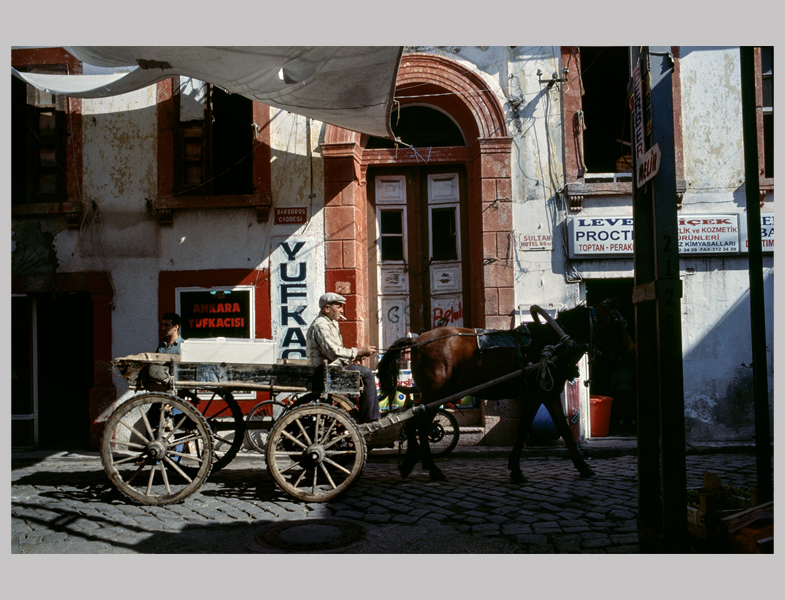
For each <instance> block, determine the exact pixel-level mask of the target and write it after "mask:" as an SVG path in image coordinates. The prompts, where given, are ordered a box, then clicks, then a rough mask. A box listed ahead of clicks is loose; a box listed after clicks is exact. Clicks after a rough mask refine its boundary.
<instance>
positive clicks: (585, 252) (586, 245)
mask: <svg viewBox="0 0 785 600" xmlns="http://www.w3.org/2000/svg"><path fill="white" fill-rule="evenodd" d="M568 227H569V232H570V255H571V256H572V257H580V256H591V255H594V254H632V253H633V245H632V242H633V229H632V217H593V218H584V217H572V218H570V219H569V221H568Z"/></svg>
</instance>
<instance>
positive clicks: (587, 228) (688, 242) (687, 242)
mask: <svg viewBox="0 0 785 600" xmlns="http://www.w3.org/2000/svg"><path fill="white" fill-rule="evenodd" d="M743 216H744V215H742V217H743ZM766 219H768V221H770V222H771V223H772V227H771V234H770V239H771V240H773V238H774V233H773V232H774V228H773V221H774V219H773V216H771V217H769V215H764V218H763V219H761V222H762V224H765V223H766V222H767V221H766ZM632 223H633V221H632V217H629V216H626V217H589V218H587V217H569V219H568V222H567V227H568V231H569V237H570V257H571V258H587V257H590V256H597V255H600V256H618V257H625V256H632V254H633V252H634V231H633V226H632ZM764 230H765V229H764ZM678 231H679V254H738V253H739V252H742V251H745V249H743V248H742V246H741V243H740V239H741V237H740V233H743V232H740V231H739V215H694V216H689V215H684V216H681V217H679V222H678ZM771 249H772V250H773V241H772V242H771Z"/></svg>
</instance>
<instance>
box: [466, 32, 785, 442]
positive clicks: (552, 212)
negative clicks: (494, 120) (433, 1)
mask: <svg viewBox="0 0 785 600" xmlns="http://www.w3.org/2000/svg"><path fill="white" fill-rule="evenodd" d="M494 52H495V53H491V52H490V51H487V52H482V51H479V50H478V49H473V50H472V55H473V56H474V55H479V58H475V60H476V61H477V63H478V64H481V65H488V64H496V63H495V62H494V61H497V62H499V61H503V58H502V55H503V54H504V55H506V59H507V61H506V64H505V67H504V68H500V67H499V68H496V67H495V68H493V69H489V68H487V67H475V68H480V70H482V71H484V72H487V73H488V75H489V76H488V77H486V79H487V80H488V81H489V85H491V86H493V87H492V89H495V90H496V95H497V97H498V98H499V100H500V102H501V103H502V106H503V108H504V110H505V111H506V114H507V117H508V120H507V126H508V131H509V135H510V136H511V137H512V138H513V156H512V164H513V174H512V176H513V203H514V204H513V228H514V232H515V235H516V237H517V236H520V235H523V234H542V233H550V234H552V239H553V249H552V250H522V249H521V248H520V247H519V245H518V244H516V253H515V294H516V303H517V304H519V305H526V306H528V305H530V304H541V305H546V306H548V305H551V304H553V305H554V306H555V307H557V308H558V307H569V306H574V305H575V304H576V303H577V302H579V301H580V300H581V299H582V294H584V293H585V291H584V290H582V289H581V288H582V287H583V286H581V285H580V284H579V283H577V278H575V282H571V281H569V280H570V279H573V278H574V276H576V275H579V276H580V278H583V279H590V278H632V277H633V276H634V271H633V261H632V259H631V258H623V259H612V260H607V259H596V260H580V261H573V264H574V265H575V266H576V267H577V269H578V272H570V271H568V270H567V265H568V264H569V261H568V260H567V258H566V236H565V233H566V232H565V230H566V225H565V221H566V217H567V216H568V215H569V214H570V213H568V211H567V210H566V207H565V206H564V204H563V202H562V201H561V200H560V199H559V197H558V193H557V192H558V190H559V189H560V188H561V187H562V186H563V185H564V172H563V168H564V167H563V148H562V142H563V128H562V116H561V103H560V96H559V91H558V86H554V87H553V88H552V89H551V90H550V91H548V90H547V88H546V86H543V85H541V84H540V83H539V81H538V77H537V70H538V69H541V70H542V72H543V74H544V75H543V77H546V75H545V74H550V73H553V72H558V71H560V68H561V64H560V61H559V60H558V57H559V56H560V48H559V47H557V46H553V47H537V48H527V47H517V48H510V47H504V48H497V49H495V50H494ZM466 54H467V55H468V54H469V52H468V51H466ZM458 55H459V56H463V55H464V51H463V50H461V52H459V53H458ZM681 57H682V58H681V83H682V112H683V128H684V129H683V130H684V164H685V178H686V180H687V191H686V193H685V196H684V200H683V204H684V207H683V209H682V211H681V212H682V214H704V213H723V214H728V213H734V214H735V213H737V214H739V219H740V220H745V219H746V212H745V206H746V198H745V191H744V187H743V183H744V165H743V146H742V129H741V128H742V124H741V92H740V87H739V86H740V70H739V51H738V48H732V47H728V48H694V47H682V48H681ZM469 66H470V65H469ZM772 198H773V196H772V195H771V194H770V195H769V196H768V200H769V201H768V202H767V204H766V206H764V207H763V208H762V210H763V211H764V212H769V211H771V212H773V210H774V209H773V202H772ZM580 214H581V215H585V216H587V217H593V216H604V215H607V216H620V215H630V216H631V215H632V206H631V198H630V197H606V198H598V199H595V198H589V197H587V199H586V202H585V203H584V209H583V211H582V212H581V213H580ZM563 240H565V241H564V242H563ZM773 266H774V262H773V257H771V256H765V257H764V270H765V278H766V279H765V281H766V292H765V293H766V316H767V323H766V327H767V340H768V371H769V397H770V401H771V402H772V406H773V398H774V394H773V389H774V383H773V341H774V337H773V331H774V330H773V318H772V315H773V291H774V287H773V280H774V268H773ZM680 269H681V276H682V280H683V281H684V298H683V301H682V335H683V350H684V391H685V421H686V435H687V439H688V440H694V441H698V440H751V439H752V438H753V433H754V432H753V425H754V421H753V419H754V411H753V404H752V402H753V399H752V388H751V385H752V384H751V381H752V379H751V378H752V369H751V368H750V363H751V360H752V359H751V342H750V315H749V276H748V273H747V257H746V255H741V256H726V257H724V258H723V257H720V258H711V257H705V258H704V257H697V258H696V257H686V258H684V257H682V258H681V260H680ZM688 269H689V274H687V273H688ZM565 272H567V275H568V276H565ZM772 423H773V420H772ZM772 427H773V425H772Z"/></svg>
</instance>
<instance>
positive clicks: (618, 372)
mask: <svg viewBox="0 0 785 600" xmlns="http://www.w3.org/2000/svg"><path fill="white" fill-rule="evenodd" d="M585 283H586V303H587V304H588V305H589V306H592V305H597V304H599V303H601V302H602V301H603V300H606V299H609V298H615V299H618V303H617V308H618V311H619V312H620V313H621V315H622V317H624V319H625V320H626V321H627V324H628V326H629V331H630V335H632V336H634V335H635V327H634V323H635V310H634V307H633V305H632V288H633V287H634V279H632V278H620V279H587V280H586V282H585ZM589 390H590V394H591V395H592V396H610V397H612V398H613V399H614V400H613V403H612V405H611V417H610V427H609V432H608V434H609V435H611V436H622V437H634V436H636V435H637V430H636V426H635V423H636V421H637V418H636V396H637V395H636V390H635V364H634V363H632V364H619V363H618V361H615V360H612V359H609V358H607V357H603V356H599V357H597V359H596V360H595V361H594V364H593V365H592V371H591V385H590V387H589Z"/></svg>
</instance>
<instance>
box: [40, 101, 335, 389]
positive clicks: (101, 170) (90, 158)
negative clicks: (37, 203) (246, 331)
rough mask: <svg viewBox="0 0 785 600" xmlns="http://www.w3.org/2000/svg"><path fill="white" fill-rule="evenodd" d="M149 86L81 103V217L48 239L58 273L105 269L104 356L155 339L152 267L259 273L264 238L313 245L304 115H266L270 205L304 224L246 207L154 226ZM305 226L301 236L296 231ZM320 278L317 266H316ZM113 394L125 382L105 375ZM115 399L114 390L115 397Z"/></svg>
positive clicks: (188, 214)
mask: <svg viewBox="0 0 785 600" xmlns="http://www.w3.org/2000/svg"><path fill="white" fill-rule="evenodd" d="M155 99H156V90H155V86H151V87H149V88H146V89H144V90H140V91H137V92H134V93H130V94H125V95H122V96H117V97H112V98H105V99H101V100H85V101H84V102H83V110H84V141H83V155H84V189H83V190H82V201H83V202H84V205H85V207H86V215H85V218H84V221H83V224H82V227H81V228H80V229H79V230H74V231H71V230H64V231H60V232H59V233H56V236H55V238H54V248H55V250H56V255H57V261H58V262H59V265H60V267H59V270H60V271H61V272H78V271H93V270H97V271H108V272H109V273H110V274H111V278H112V284H113V286H114V310H113V313H112V324H113V331H112V355H113V356H124V355H128V354H135V353H139V352H149V351H152V350H154V348H155V346H156V345H157V343H158V341H159V323H158V318H159V315H158V314H157V313H158V274H159V272H160V271H162V270H207V269H237V268H247V269H253V268H267V267H268V266H269V259H270V253H271V251H272V247H271V245H272V243H273V242H272V238H273V236H286V235H289V234H294V233H303V232H306V233H310V234H314V235H317V236H321V240H322V243H323V220H322V206H323V202H324V201H323V188H324V186H323V178H322V169H321V157H320V156H319V155H318V142H319V135H320V133H321V128H322V125H321V124H319V123H317V124H313V123H312V130H311V151H312V154H313V159H312V160H313V166H314V168H313V190H314V197H313V198H309V197H308V196H309V195H310V189H311V178H310V169H309V167H308V157H307V151H306V137H307V136H306V126H305V123H306V121H305V119H304V118H302V117H296V116H294V115H290V114H288V113H285V112H282V111H281V112H278V113H276V111H273V114H272V123H271V128H272V135H271V144H272V157H273V159H272V160H273V166H272V172H273V190H274V192H273V193H274V196H273V204H274V206H277V207H285V206H308V207H309V216H310V215H313V216H315V217H316V218H314V219H313V220H312V221H311V222H310V223H309V224H308V225H307V226H298V227H295V226H282V225H273V215H272V214H271V215H270V219H269V221H267V222H264V223H259V222H257V219H256V212H255V211H254V210H252V209H225V210H183V211H176V212H175V214H174V219H173V225H172V226H171V227H163V226H161V225H160V224H159V223H158V220H157V218H156V216H155V215H154V214H152V213H151V212H150V211H149V210H148V207H147V199H148V198H152V197H155V195H156V193H157V191H156V190H157V179H156V177H157V165H156V160H155V157H156V151H157V149H156V143H157V140H156V134H157V117H156V105H155ZM305 230H307V231H305ZM318 269H320V273H321V275H320V276H319V275H317V278H318V281H319V282H321V283H322V285H323V281H324V265H323V264H322V265H318ZM115 384H116V386H117V388H118V390H120V391H121V392H122V391H123V390H126V389H127V386H126V385H125V382H124V381H123V380H122V379H120V378H117V377H116V378H115ZM120 399H123V398H122V394H121V398H120Z"/></svg>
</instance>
